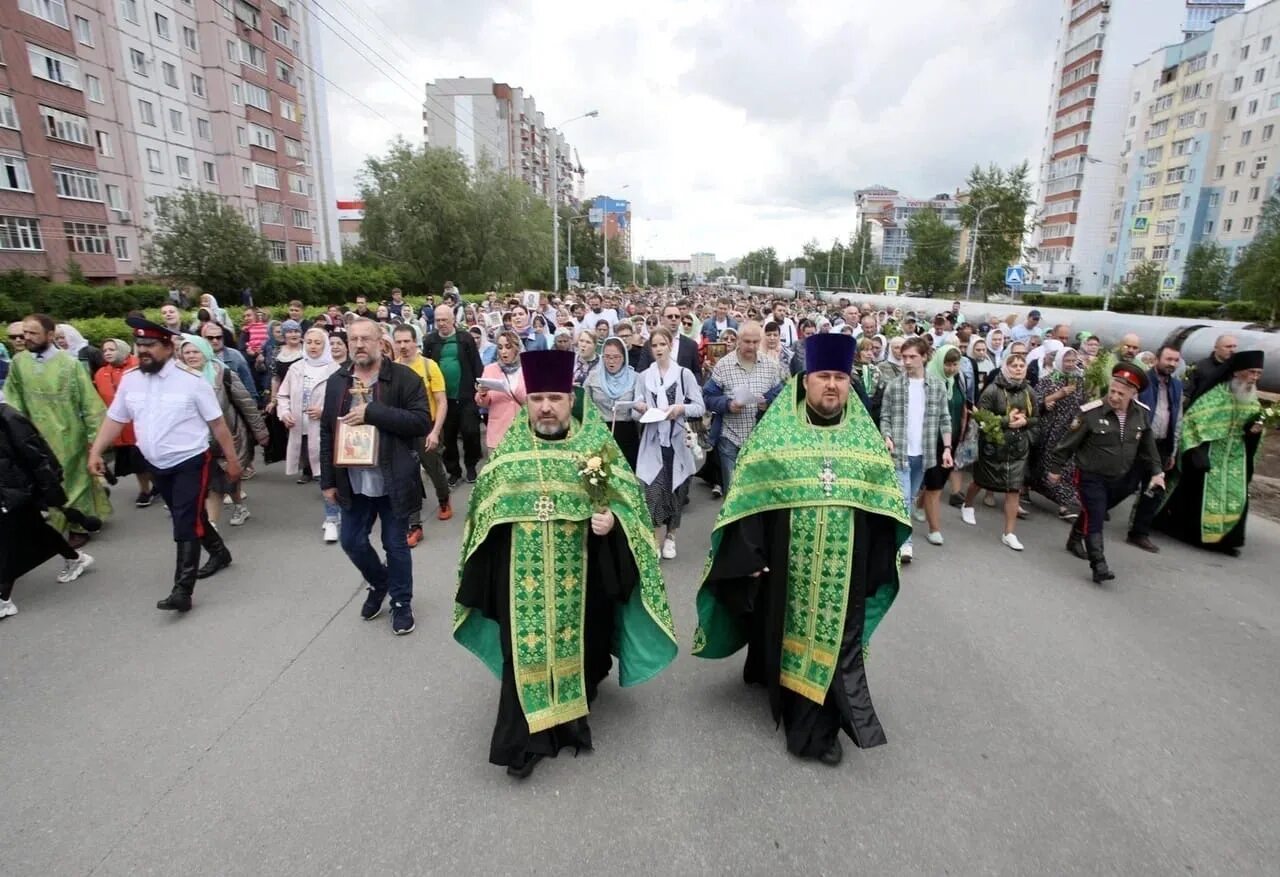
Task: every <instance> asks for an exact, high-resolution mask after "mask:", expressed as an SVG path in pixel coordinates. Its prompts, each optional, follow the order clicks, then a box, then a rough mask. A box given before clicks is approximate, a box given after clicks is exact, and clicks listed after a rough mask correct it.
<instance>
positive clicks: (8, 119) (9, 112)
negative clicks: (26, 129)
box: [0, 94, 18, 131]
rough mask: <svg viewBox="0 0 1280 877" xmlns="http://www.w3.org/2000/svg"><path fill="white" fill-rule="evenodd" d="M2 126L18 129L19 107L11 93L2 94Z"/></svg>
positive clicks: (0, 102) (0, 106) (0, 125)
mask: <svg viewBox="0 0 1280 877" xmlns="http://www.w3.org/2000/svg"><path fill="white" fill-rule="evenodd" d="M0 128H12V129H13V130H15V131H17V130H18V109H17V107H15V106H14V105H13V97H12V96H11V95H7V94H0Z"/></svg>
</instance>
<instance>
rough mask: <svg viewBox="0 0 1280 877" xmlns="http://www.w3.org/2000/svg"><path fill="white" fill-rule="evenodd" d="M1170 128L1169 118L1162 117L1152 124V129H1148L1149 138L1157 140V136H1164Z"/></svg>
mask: <svg viewBox="0 0 1280 877" xmlns="http://www.w3.org/2000/svg"><path fill="white" fill-rule="evenodd" d="M1168 130H1169V120H1168V119H1161V120H1160V121H1159V122H1156V123H1155V124H1154V125H1152V126H1151V130H1149V131H1147V139H1148V140H1155V139H1156V138H1157V137H1163V136H1164V135H1165V132H1166V131H1168Z"/></svg>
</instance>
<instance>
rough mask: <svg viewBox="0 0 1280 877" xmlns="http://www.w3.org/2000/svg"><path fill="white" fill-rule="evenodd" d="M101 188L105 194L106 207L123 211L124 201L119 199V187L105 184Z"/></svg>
mask: <svg viewBox="0 0 1280 877" xmlns="http://www.w3.org/2000/svg"><path fill="white" fill-rule="evenodd" d="M102 188H103V189H105V190H106V192H107V206H108V207H110V208H111V209H112V210H123V209H124V199H123V198H121V197H120V187H119V186H113V185H111V184H110V183H107V184H106V185H105V186H103V187H102Z"/></svg>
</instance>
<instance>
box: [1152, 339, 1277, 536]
mask: <svg viewBox="0 0 1280 877" xmlns="http://www.w3.org/2000/svg"><path fill="white" fill-rule="evenodd" d="M1264 361H1265V360H1264V355H1263V352H1262V351H1261V350H1241V351H1239V352H1238V353H1236V354H1234V355H1233V356H1232V357H1231V359H1230V360H1229V367H1228V368H1226V369H1223V370H1221V372H1220V373H1219V374H1217V375H1215V376H1214V380H1215V381H1216V382H1215V383H1213V384H1212V385H1211V386H1209V389H1207V390H1202V391H1201V392H1200V395H1198V396H1196V398H1195V399H1194V400H1193V401H1192V403H1191V406H1190V407H1189V408H1187V410H1186V413H1185V414H1183V417H1182V433H1181V438H1180V440H1179V444H1178V461H1177V468H1176V469H1175V471H1174V473H1173V475H1172V477H1171V478H1170V485H1169V493H1168V496H1167V497H1166V499H1165V503H1164V506H1163V507H1162V508H1161V510H1160V513H1159V514H1158V516H1157V517H1156V526H1157V527H1159V528H1160V529H1161V530H1162V531H1164V532H1165V533H1168V534H1169V535H1170V536H1173V537H1175V538H1177V539H1181V540H1182V541H1183V542H1187V543H1189V544H1191V545H1196V546H1199V547H1201V548H1207V549H1209V550H1211V551H1219V552H1222V553H1224V554H1231V555H1235V554H1239V552H1240V548H1241V547H1242V546H1243V545H1244V529H1245V522H1246V521H1247V520H1248V517H1249V482H1250V481H1252V480H1253V466H1254V458H1255V457H1256V456H1257V453H1258V447H1259V445H1261V444H1262V404H1261V403H1260V402H1259V401H1258V381H1259V380H1260V379H1261V378H1262V367H1263V364H1264ZM1202 386H1203V384H1202Z"/></svg>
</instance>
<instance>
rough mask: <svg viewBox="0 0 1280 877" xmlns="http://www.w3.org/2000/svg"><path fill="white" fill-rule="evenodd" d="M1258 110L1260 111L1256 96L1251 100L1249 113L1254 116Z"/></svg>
mask: <svg viewBox="0 0 1280 877" xmlns="http://www.w3.org/2000/svg"><path fill="white" fill-rule="evenodd" d="M1257 111H1258V99H1257V98H1254V99H1253V100H1251V101H1249V109H1248V114H1249V115H1250V116H1252V115H1253V114H1254V113H1256V112H1257Z"/></svg>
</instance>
